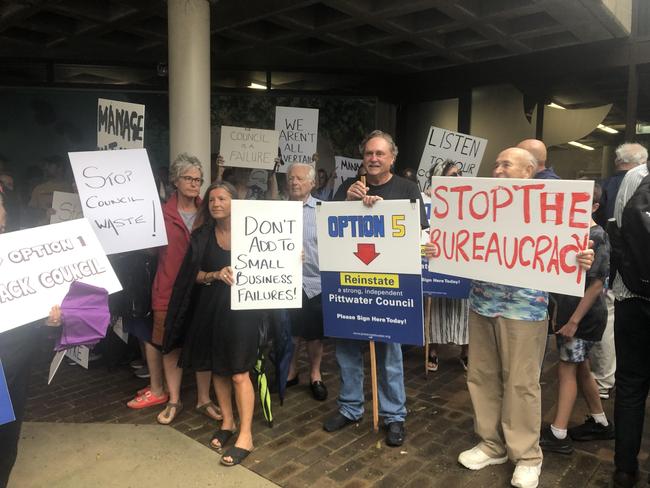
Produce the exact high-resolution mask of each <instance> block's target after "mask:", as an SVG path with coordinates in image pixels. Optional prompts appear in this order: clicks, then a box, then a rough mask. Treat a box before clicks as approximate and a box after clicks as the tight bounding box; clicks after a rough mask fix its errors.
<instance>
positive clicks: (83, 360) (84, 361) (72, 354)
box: [65, 346, 90, 369]
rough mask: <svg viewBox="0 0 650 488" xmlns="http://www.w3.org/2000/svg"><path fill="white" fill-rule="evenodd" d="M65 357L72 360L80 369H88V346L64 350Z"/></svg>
mask: <svg viewBox="0 0 650 488" xmlns="http://www.w3.org/2000/svg"><path fill="white" fill-rule="evenodd" d="M65 357H67V358H70V359H72V360H73V361H74V362H75V363H77V364H78V365H79V366H81V367H82V368H84V369H88V361H89V359H90V349H88V346H74V347H71V348H70V349H66V350H65Z"/></svg>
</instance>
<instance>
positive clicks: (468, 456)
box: [458, 446, 508, 470]
mask: <svg viewBox="0 0 650 488" xmlns="http://www.w3.org/2000/svg"><path fill="white" fill-rule="evenodd" d="M506 461H508V456H503V457H496V458H495V457H490V456H488V455H487V454H485V453H484V452H483V451H482V450H481V448H480V447H478V446H474V447H472V448H471V449H468V450H467V451H463V452H461V453H460V454H459V455H458V462H459V463H460V464H462V465H463V466H465V467H466V468H467V469H473V470H477V469H483V468H484V467H486V466H492V465H493V464H503V463H505V462H506Z"/></svg>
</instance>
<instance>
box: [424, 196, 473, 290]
mask: <svg viewBox="0 0 650 488" xmlns="http://www.w3.org/2000/svg"><path fill="white" fill-rule="evenodd" d="M421 196H422V202H423V203H424V209H425V210H426V212H427V220H428V221H430V220H431V198H430V197H429V196H428V195H427V194H426V193H422V194H421ZM420 242H421V243H422V245H424V244H425V243H426V242H429V229H425V230H423V231H422V235H421V238H420ZM421 260H422V293H423V294H424V295H428V296H433V297H438V298H467V297H469V290H470V288H471V286H472V280H468V279H466V278H459V277H458V276H450V275H445V274H440V273H435V272H433V271H431V270H429V260H428V259H427V258H426V257H425V256H424V250H423V251H422V257H421Z"/></svg>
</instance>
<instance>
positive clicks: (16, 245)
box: [0, 219, 122, 332]
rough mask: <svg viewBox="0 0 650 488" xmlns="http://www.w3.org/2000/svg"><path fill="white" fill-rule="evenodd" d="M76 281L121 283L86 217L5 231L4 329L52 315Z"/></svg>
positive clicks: (1, 253)
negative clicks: (54, 306) (55, 306)
mask: <svg viewBox="0 0 650 488" xmlns="http://www.w3.org/2000/svg"><path fill="white" fill-rule="evenodd" d="M72 281H82V282H84V283H88V284H90V285H94V286H99V287H102V288H105V289H106V290H108V293H114V292H116V291H120V290H121V289H122V286H121V285H120V282H119V281H118V279H117V276H115V273H114V272H113V268H112V267H111V264H110V263H109V262H108V259H107V258H106V255H105V254H104V250H103V249H102V246H101V244H100V243H99V241H98V240H97V236H96V235H95V233H94V232H93V230H92V228H91V227H90V224H89V223H88V221H87V220H86V219H79V220H71V221H69V222H62V223H60V224H53V225H46V226H42V227H34V228H32V229H26V230H21V231H18V232H10V233H8V234H1V235H0V317H2V320H0V332H5V331H7V330H10V329H13V328H14V327H18V326H20V325H23V324H27V323H29V322H34V321H35V320H38V319H42V318H44V317H47V316H48V314H49V312H50V308H52V306H53V305H58V304H60V303H61V302H62V301H63V298H64V297H65V295H66V294H67V293H68V290H69V288H70V283H71V282H72Z"/></svg>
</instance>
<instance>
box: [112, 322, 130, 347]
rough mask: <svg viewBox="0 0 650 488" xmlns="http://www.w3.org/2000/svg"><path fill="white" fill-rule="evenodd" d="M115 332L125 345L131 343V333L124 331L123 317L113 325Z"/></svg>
mask: <svg viewBox="0 0 650 488" xmlns="http://www.w3.org/2000/svg"><path fill="white" fill-rule="evenodd" d="M113 332H115V335H116V336H117V337H119V338H120V340H121V341H122V342H123V343H124V344H128V343H129V333H128V332H126V331H125V330H124V323H123V322H122V317H118V318H117V320H116V321H115V324H114V325H113Z"/></svg>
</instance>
